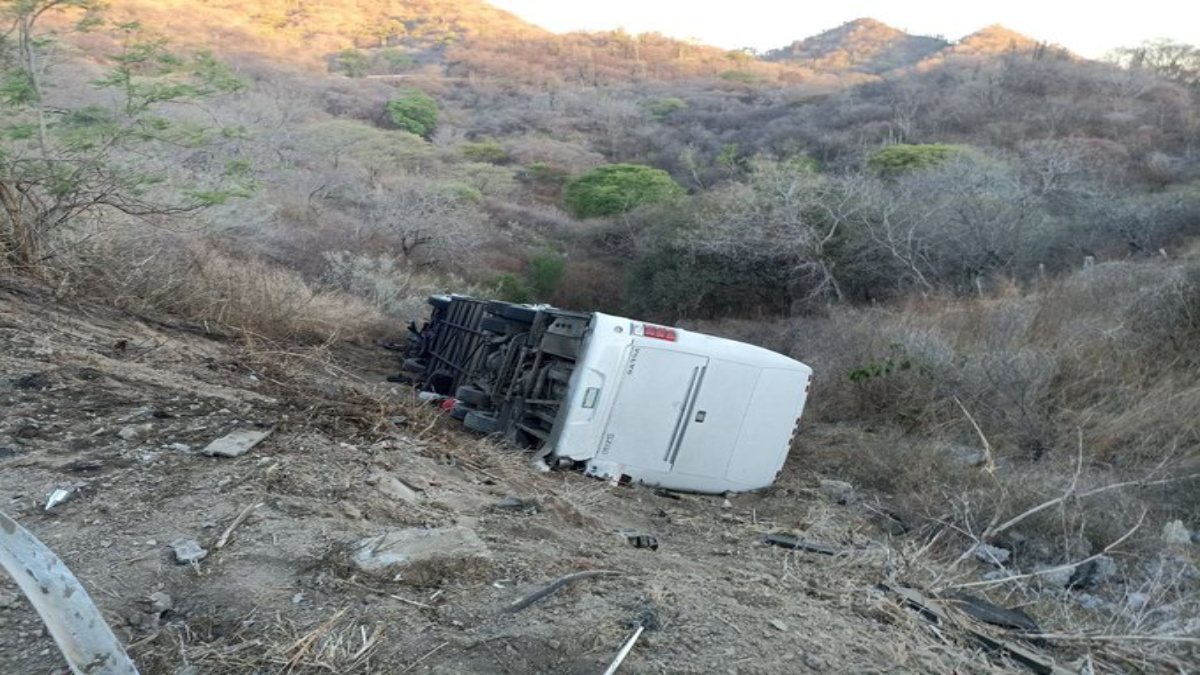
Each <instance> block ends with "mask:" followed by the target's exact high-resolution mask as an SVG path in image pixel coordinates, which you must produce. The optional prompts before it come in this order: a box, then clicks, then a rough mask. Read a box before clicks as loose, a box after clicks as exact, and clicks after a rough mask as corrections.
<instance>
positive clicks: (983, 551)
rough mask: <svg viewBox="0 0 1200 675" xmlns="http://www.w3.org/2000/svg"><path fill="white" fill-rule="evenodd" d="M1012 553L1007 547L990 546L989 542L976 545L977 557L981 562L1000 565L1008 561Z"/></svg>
mask: <svg viewBox="0 0 1200 675" xmlns="http://www.w3.org/2000/svg"><path fill="white" fill-rule="evenodd" d="M1011 555H1012V553H1011V552H1010V551H1009V550H1008V549H1006V548H1000V547H999V546H990V545H988V544H980V545H978V546H976V547H975V557H976V558H978V559H979V560H980V561H981V562H984V563H987V564H989V565H995V566H997V567H1000V566H1002V565H1004V563H1006V562H1008V559H1009V557H1010V556H1011Z"/></svg>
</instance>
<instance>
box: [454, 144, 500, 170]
mask: <svg viewBox="0 0 1200 675" xmlns="http://www.w3.org/2000/svg"><path fill="white" fill-rule="evenodd" d="M459 152H461V153H462V156H463V157H464V158H465V159H468V160H470V161H472V162H484V163H487V164H503V163H505V162H507V161H508V152H506V151H505V150H504V148H503V147H501V146H500V144H499V143H497V142H496V141H494V140H492V139H488V140H486V141H478V142H475V143H463V144H462V146H461V147H460V148H459Z"/></svg>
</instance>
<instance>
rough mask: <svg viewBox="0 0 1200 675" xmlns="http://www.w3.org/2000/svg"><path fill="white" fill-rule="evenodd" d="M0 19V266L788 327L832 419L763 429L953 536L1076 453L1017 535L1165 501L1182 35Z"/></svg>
mask: <svg viewBox="0 0 1200 675" xmlns="http://www.w3.org/2000/svg"><path fill="white" fill-rule="evenodd" d="M0 17H2V18H3V26H4V27H3V31H4V32H3V33H0V66H2V67H3V79H2V80H0V103H2V104H3V105H4V106H5V114H4V116H3V119H2V121H0V137H2V141H0V204H2V206H3V210H2V211H0V268H4V269H6V270H7V271H8V272H13V273H19V274H22V275H29V276H33V277H37V278H40V279H42V280H43V281H44V282H45V283H47V284H49V285H50V286H51V287H52V288H54V289H56V292H57V293H60V294H61V295H62V296H63V297H66V296H83V297H91V298H99V299H102V300H103V301H104V302H108V303H111V304H114V305H115V306H117V307H120V308H122V309H124V310H126V311H129V312H132V313H134V314H136V315H140V316H142V315H150V314H157V313H168V314H174V315H178V316H181V317H184V318H186V319H189V320H193V321H197V322H202V323H206V324H209V325H213V326H221V327H224V328H226V329H230V330H234V331H238V332H239V334H241V335H243V336H246V338H247V339H253V340H271V341H278V342H279V343H280V344H295V343H307V344H322V343H329V342H334V341H337V340H341V339H363V338H364V337H384V336H386V335H389V334H390V335H393V336H394V334H395V333H396V332H397V328H396V327H397V326H398V325H400V324H399V322H398V320H407V319H409V318H412V317H416V316H419V315H420V313H421V311H422V302H423V297H424V296H425V295H426V294H428V293H429V292H433V291H455V292H465V293H471V294H479V295H490V296H495V297H502V298H505V299H510V300H517V301H528V302H549V303H552V304H555V305H559V306H563V307H568V308H578V309H585V310H605V311H610V312H617V313H623V314H627V315H632V316H637V317H641V318H646V319H650V320H659V321H664V322H671V323H673V324H678V325H683V326H687V327H699V328H702V329H704V330H707V331H710V332H715V333H722V334H726V335H730V336H734V337H737V338H739V339H744V340H747V341H751V342H756V343H759V344H763V345H765V346H768V347H770V348H773V349H776V350H779V351H781V352H784V353H787V354H790V355H793V356H796V357H797V358H800V359H802V360H805V361H806V362H809V363H811V364H812V365H813V367H814V369H815V370H816V371H817V374H818V379H817V383H816V385H815V388H814V392H813V395H812V403H811V412H810V413H809V420H810V422H811V423H819V424H825V425H828V428H833V429H838V430H841V431H839V433H853V434H855V436H854V438H853V440H852V441H847V442H846V443H844V444H842V445H837V444H834V445H830V444H823V445H821V446H820V448H821V449H820V450H809V451H805V450H804V449H803V447H801V448H800V449H798V450H797V454H796V456H797V457H798V460H797V461H803V462H806V463H808V464H809V465H811V466H813V467H816V468H817V469H818V470H820V471H824V472H826V473H827V474H828V475H831V476H836V477H838V478H843V479H846V480H850V481H851V482H853V483H855V484H856V485H862V486H865V487H867V488H870V489H877V490H880V491H881V492H882V493H885V494H889V495H893V496H894V497H895V499H896V501H897V505H896V506H895V508H896V510H897V511H896V512H897V513H898V514H901V515H902V516H903V517H905V518H926V519H930V520H931V521H936V522H943V523H945V522H950V523H954V526H955V528H957V530H956V531H958V532H959V533H960V534H962V533H966V535H969V536H975V534H978V533H979V532H980V531H981V530H983V529H985V528H986V527H987V525H986V523H988V522H989V521H990V522H991V523H992V524H993V525H995V524H996V523H997V522H998V520H999V519H1000V518H1001V517H1002V516H1003V517H1005V518H1007V517H1011V516H1013V515H1014V514H1020V513H1022V512H1024V511H1026V510H1027V509H1030V508H1032V507H1034V506H1035V505H1037V504H1039V503H1042V502H1044V501H1045V500H1046V499H1048V498H1052V497H1053V496H1054V495H1058V494H1062V493H1063V491H1064V490H1067V491H1068V492H1070V491H1074V494H1079V493H1082V492H1087V491H1088V490H1091V489H1095V492H1088V495H1089V497H1088V498H1087V499H1084V498H1082V497H1080V498H1078V499H1064V500H1062V503H1061V505H1060V506H1061V508H1055V509H1047V510H1045V511H1044V512H1038V513H1037V514H1036V515H1037V517H1035V518H1028V519H1025V520H1024V522H1023V523H1022V526H1021V528H1019V529H1021V530H1022V533H1021V535H1020V537H1019V538H1018V537H1017V536H1016V533H1015V532H1010V533H1008V534H1007V535H1006V536H1008V535H1012V536H1011V541H1009V543H1008V544H1007V545H1010V546H1012V547H1016V548H1020V547H1022V546H1024V547H1027V548H1028V550H1035V551H1037V553H1036V554H1030V555H1031V556H1032V557H1030V558H1029V559H1030V560H1035V559H1036V560H1038V561H1040V562H1045V563H1054V562H1063V561H1067V560H1073V559H1078V558H1080V557H1084V556H1088V555H1092V554H1098V553H1103V552H1107V551H1109V549H1108V548H1107V547H1109V546H1110V545H1112V544H1113V543H1114V542H1118V543H1120V544H1121V545H1122V546H1124V547H1134V550H1138V551H1143V552H1144V551H1156V550H1158V548H1157V547H1159V546H1160V545H1161V541H1160V528H1161V527H1162V525H1163V524H1164V523H1171V522H1174V521H1175V520H1180V519H1182V520H1183V521H1185V522H1186V523H1187V524H1189V526H1190V527H1193V528H1194V527H1197V526H1200V522H1198V521H1196V513H1197V512H1198V511H1200V501H1197V495H1200V490H1196V489H1195V487H1196V485H1195V480H1194V474H1195V472H1196V471H1197V470H1198V469H1200V429H1198V427H1197V426H1196V425H1195V423H1194V421H1195V420H1196V419H1200V387H1198V386H1197V382H1198V381H1200V248H1198V245H1197V237H1198V236H1200V48H1198V47H1195V46H1189V45H1182V44H1177V43H1171V42H1155V43H1149V44H1145V45H1130V46H1128V47H1127V48H1124V49H1120V50H1117V51H1115V52H1114V53H1113V54H1112V55H1111V57H1110V58H1108V59H1106V60H1103V61H1096V60H1088V59H1084V58H1081V57H1079V56H1077V55H1074V54H1072V53H1070V52H1069V51H1067V50H1065V49H1063V48H1061V47H1058V46H1056V45H1052V44H1043V43H1037V42H1035V41H1032V40H1029V39H1027V38H1025V37H1023V36H1020V35H1018V34H1016V33H1013V32H1011V31H1008V30H1007V29H1004V28H1003V27H1000V26H990V27H986V28H982V29H981V30H980V31H978V32H976V33H974V34H971V35H968V36H965V37H963V38H961V39H959V40H956V41H947V40H943V39H941V38H932V37H924V36H915V35H909V34H906V33H903V32H901V31H898V30H895V29H893V28H890V27H888V26H885V25H883V24H881V23H879V22H877V21H873V20H869V19H861V20H857V21H852V22H850V23H847V24H845V25H843V26H840V27H836V28H833V29H832V30H829V31H827V32H825V33H822V34H819V35H816V36H814V37H809V38H806V39H801V40H799V41H797V42H795V43H793V44H791V45H786V46H783V45H781V46H780V48H779V49H777V50H772V51H770V52H768V53H765V54H761V55H760V54H755V53H751V52H749V51H726V50H721V49H717V48H714V47H709V46H705V45H701V44H695V43H692V42H689V41H683V40H677V39H673V38H669V37H666V36H663V35H657V34H642V35H631V34H628V33H625V32H623V31H612V32H598V33H570V34H554V33H550V32H548V31H545V30H542V29H539V28H537V27H535V26H532V25H530V24H527V23H525V22H523V21H521V20H520V19H518V18H517V17H514V16H512V15H510V14H508V13H505V12H503V11H500V10H497V9H495V8H493V7H491V6H489V5H487V4H485V3H482V2H475V1H451V0H373V1H357V2H351V1H350V0H334V1H329V2H315V1H309V0H255V1H254V2H249V3H243V2H232V1H229V0H213V1H211V2H199V1H197V0H171V1H169V2H168V1H160V0H113V1H112V2H111V3H108V6H107V7H104V8H101V7H99V3H93V2H90V1H89V0H64V1H59V2H54V1H51V0H9V1H7V2H3V3H0ZM797 37H801V36H797ZM964 413H965V414H964ZM850 429H852V430H853V431H852V432H850V431H847V430H850ZM801 445H803V444H801ZM977 451H982V452H984V457H985V460H981V461H985V463H986V470H984V471H981V470H980V469H979V466H978V464H977V463H975V462H973V460H971V459H970V458H972V457H974V456H975V455H974V454H972V453H974V452H977ZM964 458H965V459H964ZM996 462H998V463H999V465H1000V466H1001V470H995V469H996V464H995V463H996ZM1189 476H1190V478H1189ZM1150 484H1152V485H1155V486H1157V487H1155V488H1153V489H1149V488H1146V487H1145V486H1146V485H1150ZM1114 485H1127V486H1128V489H1117V488H1114V487H1112V486H1114ZM1139 486H1140V487H1139ZM1110 488H1111V489H1110ZM1143 523H1146V524H1143ZM1130 532H1133V533H1134V534H1133V535H1132V536H1131V535H1129V534H1128V533H1130ZM1147 555H1150V554H1147ZM1148 559H1149V558H1148V557H1145V558H1139V559H1138V560H1142V561H1143V562H1144V560H1148ZM1143 562H1138V563H1135V562H1133V561H1132V560H1131V561H1129V562H1128V564H1127V566H1126V567H1127V569H1129V570H1130V572H1129V573H1130V574H1131V575H1133V574H1134V572H1133V571H1132V570H1133V568H1134V567H1135V566H1136V565H1143ZM1123 564H1125V563H1123ZM1145 564H1146V565H1148V564H1149V563H1145ZM1143 567H1144V565H1143ZM1138 569H1139V570H1140V571H1139V572H1138V574H1142V573H1143V572H1144V573H1146V574H1149V572H1147V571H1146V569H1142V568H1141V567H1139V568H1138ZM1147 569H1148V568H1147ZM1181 575H1182V573H1181ZM1185 577H1186V575H1182V576H1176V577H1172V578H1173V579H1174V581H1173V582H1172V583H1173V584H1175V585H1172V586H1170V588H1169V589H1166V590H1161V593H1162V594H1163V597H1162V599H1163V601H1164V602H1171V603H1176V605H1174V606H1175V607H1176V609H1177V610H1179V611H1178V612H1177V613H1176V614H1172V615H1171V616H1172V617H1175V616H1176V615H1177V614H1179V613H1181V612H1183V610H1182V609H1179V608H1180V607H1183V606H1184V605H1181V604H1178V603H1180V602H1183V600H1186V599H1187V598H1188V597H1190V598H1191V601H1195V599H1196V596H1195V595H1194V594H1192V595H1189V592H1188V591H1187V590H1186V589H1187V588H1194V586H1188V585H1187V584H1192V583H1194V581H1186V579H1185ZM1188 578H1191V579H1193V580H1194V578H1195V577H1188ZM1163 588H1166V587H1163ZM1156 592H1158V591H1156ZM1181 598H1183V600H1181ZM1118 605H1119V603H1118Z"/></svg>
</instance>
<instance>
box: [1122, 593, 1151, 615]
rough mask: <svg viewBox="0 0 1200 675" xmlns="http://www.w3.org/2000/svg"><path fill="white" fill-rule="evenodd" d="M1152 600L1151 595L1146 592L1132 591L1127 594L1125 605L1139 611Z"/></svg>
mask: <svg viewBox="0 0 1200 675" xmlns="http://www.w3.org/2000/svg"><path fill="white" fill-rule="evenodd" d="M1149 602H1150V596H1149V595H1147V594H1145V593H1130V594H1129V595H1126V596H1125V606H1126V607H1128V608H1129V609H1132V610H1133V611H1135V612H1136V611H1139V610H1141V609H1144V608H1145V607H1146V604H1147V603H1149Z"/></svg>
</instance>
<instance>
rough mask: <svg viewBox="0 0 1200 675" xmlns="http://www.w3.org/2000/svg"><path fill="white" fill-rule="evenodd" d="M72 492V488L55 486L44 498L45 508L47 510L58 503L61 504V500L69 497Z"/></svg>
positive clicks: (73, 490)
mask: <svg viewBox="0 0 1200 675" xmlns="http://www.w3.org/2000/svg"><path fill="white" fill-rule="evenodd" d="M74 494H75V489H74V488H57V489H55V490H54V491H53V492H51V493H50V495H49V496H48V497H47V498H46V510H47V511H49V510H50V509H52V508H54V507H56V506H58V505H59V504H62V503H63V502H65V501H67V500H68V499H70V498H71V496H72V495H74Z"/></svg>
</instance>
